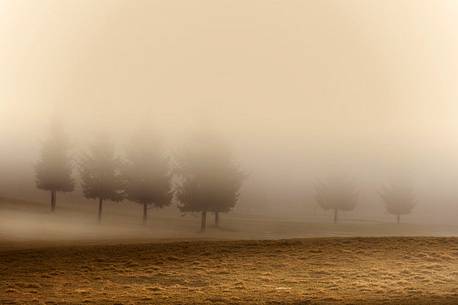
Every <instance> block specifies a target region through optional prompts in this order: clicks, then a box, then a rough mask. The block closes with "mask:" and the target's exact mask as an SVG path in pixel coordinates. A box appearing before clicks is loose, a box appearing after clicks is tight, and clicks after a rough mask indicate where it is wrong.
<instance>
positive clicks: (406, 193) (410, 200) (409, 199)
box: [380, 185, 416, 224]
mask: <svg viewBox="0 0 458 305" xmlns="http://www.w3.org/2000/svg"><path fill="white" fill-rule="evenodd" d="M380 197H381V198H382V200H383V202H384V203H385V207H386V210H387V212H388V213H390V214H392V215H395V216H396V221H397V223H398V224H399V223H400V222H401V215H407V214H410V213H411V212H412V209H413V208H414V207H415V205H416V202H415V196H414V193H413V191H412V188H410V187H406V186H404V187H403V186H400V185H392V186H390V187H384V188H383V189H382V191H381V192H380Z"/></svg>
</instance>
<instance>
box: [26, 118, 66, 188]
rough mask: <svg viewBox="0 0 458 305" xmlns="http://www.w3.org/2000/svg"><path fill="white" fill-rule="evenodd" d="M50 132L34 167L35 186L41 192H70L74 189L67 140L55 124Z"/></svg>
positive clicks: (60, 128) (55, 123) (59, 127)
mask: <svg viewBox="0 0 458 305" xmlns="http://www.w3.org/2000/svg"><path fill="white" fill-rule="evenodd" d="M50 131H51V132H50V135H49V137H48V138H47V139H46V140H45V142H44V143H43V147H42V150H41V158H40V160H39V161H38V162H37V164H36V167H35V172H36V185H37V187H38V188H39V189H42V190H47V191H53V192H71V191H73V189H74V181H73V178H72V169H73V167H72V161H71V159H70V156H69V142H68V139H67V137H66V135H65V133H64V131H63V129H62V127H61V126H60V124H58V123H57V122H54V123H53V124H52V126H51V129H50Z"/></svg>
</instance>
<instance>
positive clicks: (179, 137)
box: [0, 1, 458, 224]
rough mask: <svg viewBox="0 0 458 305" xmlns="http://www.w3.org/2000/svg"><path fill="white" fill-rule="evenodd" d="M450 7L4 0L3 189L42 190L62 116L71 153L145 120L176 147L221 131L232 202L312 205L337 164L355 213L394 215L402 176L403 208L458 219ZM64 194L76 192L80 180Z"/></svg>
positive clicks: (121, 145) (36, 196) (17, 192)
mask: <svg viewBox="0 0 458 305" xmlns="http://www.w3.org/2000/svg"><path fill="white" fill-rule="evenodd" d="M457 17H458V6H457V5H456V4H455V2H453V1H441V2H433V1H415V2H412V1H387V2H383V3H379V2H376V1H345V3H344V2H342V1H325V2H321V1H320V2H318V1H308V2H302V1H288V2H287V3H280V2H277V1H248V2H243V3H242V2H233V1H217V2H215V1H193V2H192V3H191V2H189V3H188V2H183V1H167V2H166V1H135V2H132V3H130V2H127V1H97V2H96V3H94V2H92V1H40V2H39V3H38V2H37V3H30V2H27V1H2V2H1V4H0V20H1V21H0V22H1V24H0V25H1V26H0V62H1V66H2V69H1V71H0V113H1V114H2V119H1V121H0V137H1V139H2V146H1V147H2V149H1V151H0V172H1V173H2V176H3V178H2V179H1V182H0V194H1V196H3V197H8V198H18V199H27V200H36V201H47V200H48V194H47V193H46V192H43V191H40V190H37V189H36V187H35V176H34V165H35V163H36V162H37V160H38V158H39V152H40V149H41V146H42V143H43V141H44V140H45V139H46V137H47V133H48V130H49V126H50V124H51V122H52V120H54V119H56V118H57V119H59V120H60V121H61V122H62V124H63V128H64V130H65V132H66V133H67V134H68V137H69V139H70V141H71V153H72V155H73V156H74V158H75V159H78V158H79V156H80V155H81V153H82V152H84V151H85V150H86V149H87V147H88V145H90V144H91V143H92V142H93V141H94V139H95V137H96V135H98V134H106V135H108V136H109V137H110V138H112V139H113V141H114V143H115V145H116V149H117V152H118V153H119V154H120V155H121V156H123V155H124V153H125V149H126V145H127V143H128V141H129V139H130V138H131V137H132V135H133V134H135V132H136V131H137V130H138V129H141V128H143V127H144V126H148V128H151V129H153V130H155V131H156V132H157V133H158V134H160V135H161V138H162V139H163V141H164V145H165V146H166V150H167V152H168V154H169V155H170V156H172V157H173V155H174V153H175V152H176V151H177V150H179V149H180V147H182V145H183V143H185V142H186V140H187V139H188V138H189V137H190V135H192V133H193V131H195V130H198V129H199V128H204V129H205V128H207V129H209V130H212V131H215V132H217V133H218V134H219V135H220V136H221V138H222V139H224V140H225V141H226V142H227V143H229V144H230V146H231V148H232V149H233V152H234V156H235V158H236V160H237V161H238V162H239V163H240V168H241V169H243V171H244V172H246V173H247V175H248V178H247V179H246V180H245V181H244V184H243V186H242V189H241V193H240V198H239V202H238V204H237V205H236V207H235V209H234V211H235V212H239V213H245V214H250V215H260V216H266V217H271V216H275V217H280V218H284V219H296V220H297V219H299V220H300V219H302V217H304V219H306V218H307V217H310V215H313V213H314V212H313V211H315V212H316V210H317V209H316V203H315V201H314V198H313V196H314V185H315V184H316V183H317V182H318V181H323V180H326V179H327V178H328V177H331V176H334V175H343V176H346V177H348V178H349V179H351V180H352V181H353V184H354V185H355V186H356V188H357V189H358V192H359V201H358V205H357V207H356V208H355V210H354V211H352V212H349V213H348V217H349V218H355V219H360V218H364V219H371V220H380V221H389V220H391V216H390V215H388V214H387V213H386V212H385V208H384V205H383V203H382V201H381V200H380V197H379V195H378V192H379V191H380V189H381V188H382V187H383V186H384V185H387V184H390V183H391V182H392V181H398V180H403V179H407V180H409V181H410V182H411V184H412V185H413V188H414V190H415V195H416V197H417V201H418V204H417V206H416V208H415V210H414V211H413V212H412V214H411V215H409V216H408V217H409V218H408V219H409V221H411V222H413V223H426V222H427V223H450V224H452V223H456V219H457V217H458V205H457V204H456V202H457V199H458V198H457V197H458V193H457V192H456V187H455V185H456V183H457V179H456V178H458V175H457V173H458V162H457V157H456V156H458V145H457V143H458V141H457V140H455V139H458V134H457V132H458V128H457V126H458V125H457V123H456V120H455V118H456V116H457V114H458V108H457V106H456V105H457V103H456V100H457V98H458V89H457V87H456V85H455V81H456V78H457V72H458V65H457V64H458V55H457V54H458V40H457V38H458V36H457V34H458V32H457V31H456V30H455V29H456V28H457V25H458V24H457V23H458V21H457V20H458V18H457ZM202 126H204V127H202ZM76 178H77V177H76ZM63 196H64V197H63V198H65V199H63V200H62V201H66V202H70V203H77V204H79V203H80V202H85V201H86V200H85V199H83V197H82V195H81V190H80V187H79V181H78V179H77V181H76V190H75V191H74V192H73V193H70V194H66V195H63ZM168 210H169V212H170V213H177V214H178V211H176V208H175V207H174V206H172V207H170V208H168ZM317 213H318V214H320V213H321V214H322V215H327V214H329V213H327V212H325V211H321V210H320V209H318V212H317ZM329 217H330V216H329Z"/></svg>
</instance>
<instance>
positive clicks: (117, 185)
mask: <svg viewBox="0 0 458 305" xmlns="http://www.w3.org/2000/svg"><path fill="white" fill-rule="evenodd" d="M120 167H121V161H120V159H119V158H117V157H116V156H115V153H114V145H113V144H112V142H111V141H110V140H108V139H107V138H103V137H99V138H98V140H97V141H96V142H95V143H94V144H93V145H92V146H91V147H90V150H89V152H88V153H86V154H84V155H83V157H82V158H81V161H80V164H79V169H80V175H81V186H82V188H83V194H84V197H86V198H88V199H98V201H99V209H98V217H97V219H98V222H99V223H100V222H101V221H102V209H103V201H104V200H111V201H121V200H123V199H124V181H123V179H122V176H121V173H120Z"/></svg>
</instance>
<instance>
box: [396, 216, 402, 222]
mask: <svg viewBox="0 0 458 305" xmlns="http://www.w3.org/2000/svg"><path fill="white" fill-rule="evenodd" d="M396 218H397V223H398V224H400V223H401V215H399V214H398V215H397V216H396Z"/></svg>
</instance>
